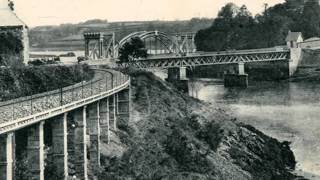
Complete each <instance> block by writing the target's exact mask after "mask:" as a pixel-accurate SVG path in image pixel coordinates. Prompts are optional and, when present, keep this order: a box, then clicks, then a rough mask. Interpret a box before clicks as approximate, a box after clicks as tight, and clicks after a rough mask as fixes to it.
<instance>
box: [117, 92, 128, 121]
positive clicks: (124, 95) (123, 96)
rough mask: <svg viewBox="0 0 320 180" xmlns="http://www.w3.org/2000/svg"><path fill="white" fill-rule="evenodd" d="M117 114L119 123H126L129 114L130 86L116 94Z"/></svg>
mask: <svg viewBox="0 0 320 180" xmlns="http://www.w3.org/2000/svg"><path fill="white" fill-rule="evenodd" d="M117 107H118V108H117V115H118V121H119V122H121V124H127V123H128V121H129V117H130V116H129V114H130V88H127V89H124V90H122V91H121V92H119V93H118V95H117Z"/></svg>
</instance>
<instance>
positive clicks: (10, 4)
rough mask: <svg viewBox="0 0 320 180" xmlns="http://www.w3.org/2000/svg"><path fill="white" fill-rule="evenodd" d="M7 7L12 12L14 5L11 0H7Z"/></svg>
mask: <svg viewBox="0 0 320 180" xmlns="http://www.w3.org/2000/svg"><path fill="white" fill-rule="evenodd" d="M8 6H9V8H10V9H11V11H14V3H13V1H11V0H8Z"/></svg>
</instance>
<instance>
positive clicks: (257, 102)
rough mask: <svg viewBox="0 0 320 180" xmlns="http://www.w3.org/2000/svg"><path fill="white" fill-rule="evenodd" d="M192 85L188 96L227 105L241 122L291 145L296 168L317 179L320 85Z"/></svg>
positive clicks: (319, 147)
mask: <svg viewBox="0 0 320 180" xmlns="http://www.w3.org/2000/svg"><path fill="white" fill-rule="evenodd" d="M194 83H196V85H193V86H191V85H189V88H191V90H190V92H192V91H194V92H193V94H191V93H190V94H191V95H193V96H196V97H198V98H199V99H202V100H205V101H208V102H212V103H224V104H228V105H230V108H231V109H232V111H233V113H234V114H235V116H237V118H238V119H239V120H240V121H242V122H245V123H248V124H251V125H253V126H255V127H256V128H258V129H259V130H261V131H263V132H264V133H266V134H268V135H270V136H272V137H275V138H277V139H279V140H287V141H291V142H292V144H291V147H292V150H293V151H294V153H295V156H296V159H297V161H298V165H297V168H298V169H302V170H303V171H306V172H310V173H313V174H317V175H320V84H313V83H287V82H282V83H277V82H276V83H275V82H260V83H255V84H251V85H250V87H249V88H248V89H237V88H232V89H228V88H224V86H223V84H222V83H211V84H210V83H207V82H200V81H197V82H193V84H194ZM190 84H192V83H190ZM193 87H197V88H193ZM195 91H196V92H195Z"/></svg>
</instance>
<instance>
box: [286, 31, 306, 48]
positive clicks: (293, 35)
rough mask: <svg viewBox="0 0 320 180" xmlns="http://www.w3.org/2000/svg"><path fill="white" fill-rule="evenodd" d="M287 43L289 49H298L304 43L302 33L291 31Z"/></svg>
mask: <svg viewBox="0 0 320 180" xmlns="http://www.w3.org/2000/svg"><path fill="white" fill-rule="evenodd" d="M286 42H287V46H288V47H289V48H298V47H299V44H300V43H301V42H303V37H302V33H301V32H291V31H289V33H288V36H287V38H286Z"/></svg>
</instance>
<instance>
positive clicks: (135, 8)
mask: <svg viewBox="0 0 320 180" xmlns="http://www.w3.org/2000/svg"><path fill="white" fill-rule="evenodd" d="M0 1H1V0H0ZM5 1H6V0H5ZM13 1H14V2H15V7H16V13H17V14H18V15H19V16H20V17H21V18H22V19H23V20H24V21H25V22H26V23H27V24H28V25H29V26H38V25H57V24H61V23H77V22H83V21H85V20H88V19H94V18H99V19H108V20H109V21H128V20H130V21H131V20H178V19H179V20H183V19H190V18H191V17H215V16H216V15H217V13H218V11H219V9H220V8H221V7H222V6H223V5H224V4H226V3H227V2H234V3H236V4H238V5H239V6H240V5H242V4H246V5H247V6H248V9H249V10H250V11H251V12H252V13H254V14H256V13H260V12H261V11H262V10H263V4H264V3H268V4H269V5H274V4H276V3H280V2H283V1H284V0H13Z"/></svg>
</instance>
